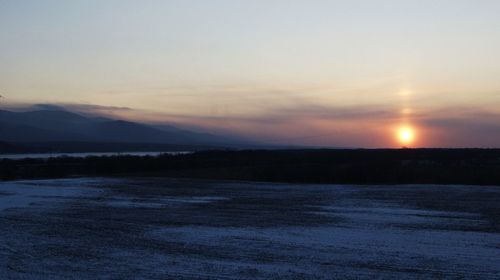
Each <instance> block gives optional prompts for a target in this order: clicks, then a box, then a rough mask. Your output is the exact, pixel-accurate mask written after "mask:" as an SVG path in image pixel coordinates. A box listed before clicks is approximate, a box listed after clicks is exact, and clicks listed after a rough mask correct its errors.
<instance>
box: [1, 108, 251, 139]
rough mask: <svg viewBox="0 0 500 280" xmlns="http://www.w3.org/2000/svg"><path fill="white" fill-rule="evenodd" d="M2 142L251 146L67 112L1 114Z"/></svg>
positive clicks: (3, 111)
mask: <svg viewBox="0 0 500 280" xmlns="http://www.w3.org/2000/svg"><path fill="white" fill-rule="evenodd" d="M0 142H4V145H6V144H5V143H9V145H11V144H21V145H25V144H27V143H54V142H59V143H62V142H64V143H69V142H80V143H107V145H109V143H119V144H139V143H149V144H169V145H203V146H217V147H229V146H232V147H235V146H238V145H245V144H248V142H245V141H244V140H241V139H238V138H231V137H224V136H218V135H213V134H209V133H200V132H194V131H190V130H185V129H181V128H178V127H175V126H169V125H161V126H153V125H148V124H143V123H138V122H130V121H124V120H117V119H111V118H105V117H89V116H84V115H81V114H78V113H74V112H70V111H66V110H36V111H30V112H13V111H6V110H0Z"/></svg>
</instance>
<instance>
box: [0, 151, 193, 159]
mask: <svg viewBox="0 0 500 280" xmlns="http://www.w3.org/2000/svg"><path fill="white" fill-rule="evenodd" d="M189 153H192V152H190V151H178V152H121V153H114V152H113V153H44V154H6V155H2V154H0V159H25V158H36V159H48V158H54V157H78V158H85V157H109V156H118V155H122V156H123V155H127V156H159V155H162V154H168V155H183V154H189Z"/></svg>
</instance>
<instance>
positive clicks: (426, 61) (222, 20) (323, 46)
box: [0, 0, 500, 148]
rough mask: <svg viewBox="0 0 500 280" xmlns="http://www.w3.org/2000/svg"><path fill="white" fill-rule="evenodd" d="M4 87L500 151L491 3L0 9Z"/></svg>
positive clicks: (266, 137) (272, 2) (154, 113)
mask: <svg viewBox="0 0 500 280" xmlns="http://www.w3.org/2000/svg"><path fill="white" fill-rule="evenodd" d="M0 94H2V95H3V96H4V97H5V98H4V100H2V103H1V104H3V105H0V106H2V107H4V108H11V109H16V108H17V109H19V108H34V107H38V108H44V106H41V105H39V106H33V105H35V104H56V105H59V106H64V107H66V108H68V109H69V110H74V111H79V112H86V113H97V114H104V115H114V116H118V117H120V118H124V119H129V120H137V121H143V122H149V123H171V124H177V125H181V126H184V127H188V128H191V129H197V130H201V131H210V132H216V133H230V134H237V135H242V136H245V137H249V138H251V139H255V140H260V141H265V142H269V143H276V144H278V143H287V144H305V145H318V146H335V147H370V148H371V147H401V146H409V147H500V1H496V0H491V1H482V0H469V1H461V0H449V1H447V0H432V1H425V0H418V1H417V0H414V1H405V0H393V1H389V0H386V1H382V0H366V1H355V0H349V1H347V0H345V1H334V0H325V1H319V0H302V1H293V0H262V1H260V0H226V1H222V0H210V1H208V0H206V1H205V0H199V1H194V0H178V1H168V0H148V1H144V0H142V1H141V0H79V1H77V0H73V1H62V0H59V1H56V0H43V1H42V0H32V1H29V0H0Z"/></svg>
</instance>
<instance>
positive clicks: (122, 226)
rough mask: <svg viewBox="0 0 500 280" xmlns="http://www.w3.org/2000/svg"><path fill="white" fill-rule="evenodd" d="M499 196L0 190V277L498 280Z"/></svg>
mask: <svg viewBox="0 0 500 280" xmlns="http://www.w3.org/2000/svg"><path fill="white" fill-rule="evenodd" d="M499 201H500V187H495V186H490V187H487V186H432V185H425V186H421V185H402V186H340V185H292V184H266V183H241V182H218V181H201V180H175V179H164V178H142V179H139V178H128V179H101V178H83V179H81V178H80V179H65V180H37V181H15V182H0V279H12V278H15V279H19V278H20V279H68V278H69V279H95V278H110V279H129V278H134V279H373V278H380V279H391V278H392V279H427V278H433V279H436V278H437V279H439V278H444V279H500V202H499Z"/></svg>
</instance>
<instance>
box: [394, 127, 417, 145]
mask: <svg viewBox="0 0 500 280" xmlns="http://www.w3.org/2000/svg"><path fill="white" fill-rule="evenodd" d="M397 136H398V139H399V142H401V144H403V145H405V144H409V143H411V142H412V141H413V139H414V138H415V133H414V131H413V129H412V128H411V127H407V126H405V127H401V128H400V129H399V130H398V134H397Z"/></svg>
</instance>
